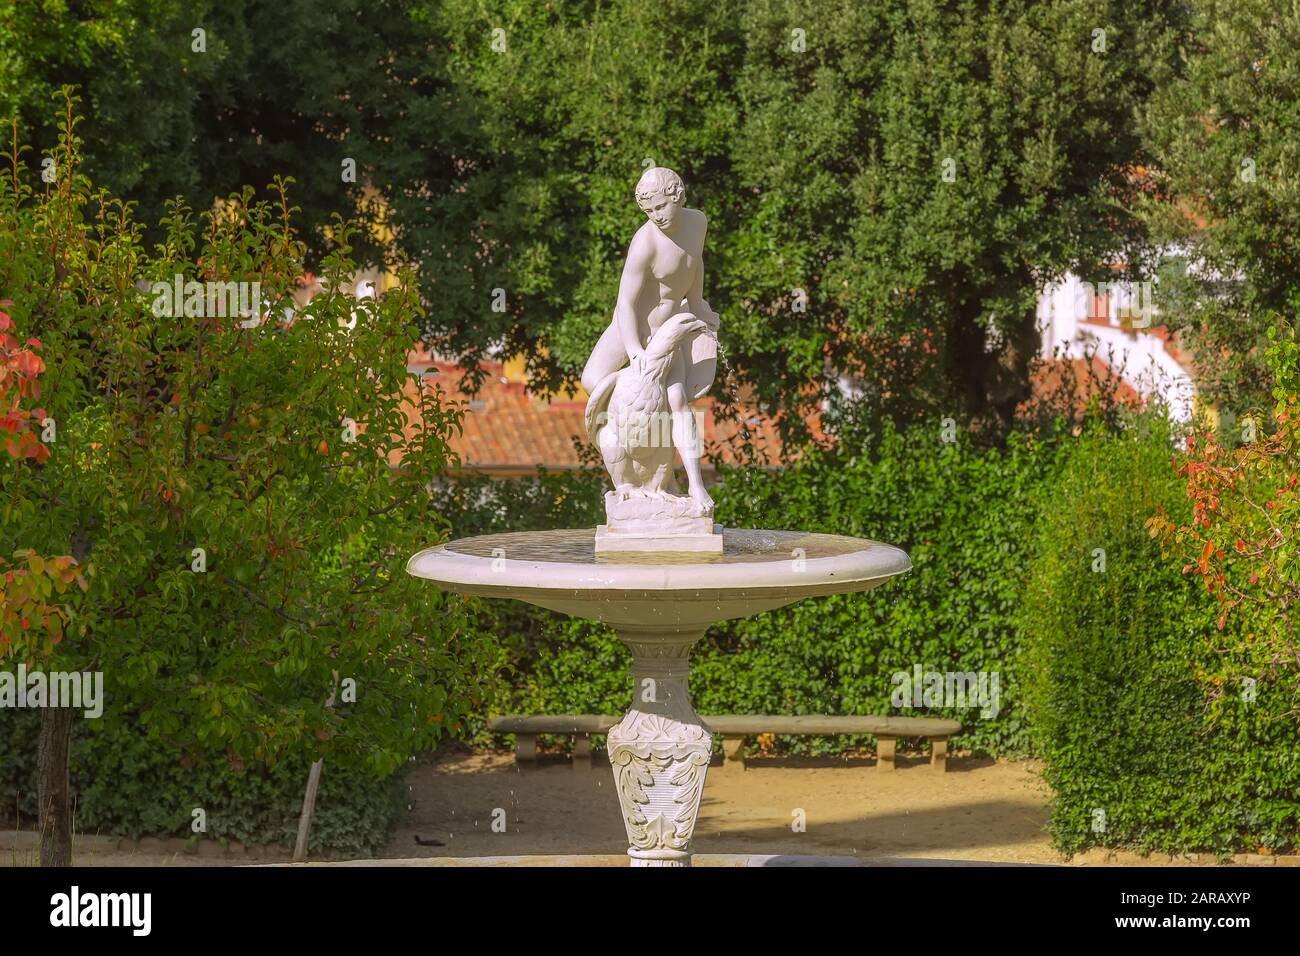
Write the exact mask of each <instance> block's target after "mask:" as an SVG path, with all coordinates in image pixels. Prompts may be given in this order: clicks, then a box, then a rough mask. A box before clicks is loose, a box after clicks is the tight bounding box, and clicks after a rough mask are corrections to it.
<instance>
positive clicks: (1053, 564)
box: [1019, 422, 1300, 854]
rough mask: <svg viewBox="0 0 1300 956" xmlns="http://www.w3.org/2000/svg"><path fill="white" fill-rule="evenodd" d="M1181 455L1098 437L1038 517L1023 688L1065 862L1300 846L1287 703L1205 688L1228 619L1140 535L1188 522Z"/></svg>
mask: <svg viewBox="0 0 1300 956" xmlns="http://www.w3.org/2000/svg"><path fill="white" fill-rule="evenodd" d="M1171 448H1172V445H1171V441H1170V435H1169V433H1168V430H1167V429H1165V428H1162V427H1160V426H1159V424H1157V423H1154V422H1146V423H1145V427H1141V428H1135V429H1134V430H1133V431H1131V432H1130V433H1128V434H1126V435H1123V436H1120V437H1114V436H1108V435H1104V434H1100V433H1098V432H1095V431H1094V432H1091V433H1089V434H1087V435H1085V436H1084V437H1083V439H1082V440H1081V441H1080V442H1079V444H1078V446H1077V447H1076V448H1075V449H1074V450H1073V451H1072V453H1071V455H1070V458H1069V462H1068V465H1067V467H1066V468H1065V469H1064V470H1063V472H1062V477H1061V480H1060V483H1059V485H1058V486H1057V487H1056V488H1055V489H1054V490H1053V497H1052V500H1051V501H1050V502H1045V507H1044V509H1043V520H1042V523H1041V525H1040V527H1039V529H1038V534H1037V546H1036V557H1035V558H1034V561H1033V563H1032V566H1031V574H1030V577H1029V581H1028V584H1027V588H1026V591H1025V594H1024V598H1023V600H1022V601H1021V605H1020V608H1021V610H1020V615H1019V619H1020V629H1021V631H1022V633H1024V634H1025V635H1027V637H1028V640H1027V641H1026V645H1025V648H1024V654H1023V667H1022V672H1023V673H1024V674H1025V675H1026V682H1025V689H1026V692H1027V697H1026V704H1027V707H1028V710H1029V713H1030V715H1031V718H1032V723H1033V726H1034V737H1035V742H1036V744H1037V748H1038V750H1039V751H1040V752H1041V754H1042V756H1043V758H1044V760H1045V762H1046V769H1045V776H1046V779H1047V780H1048V782H1049V783H1050V784H1051V786H1052V788H1053V790H1054V791H1055V797H1054V800H1053V805H1052V815H1051V823H1050V827H1051V832H1052V837H1053V840H1054V842H1055V844H1056V846H1057V847H1058V848H1059V849H1061V850H1063V851H1065V852H1067V853H1073V852H1078V851H1081V850H1084V849H1086V848H1088V847H1090V846H1106V847H1126V848H1132V849H1136V850H1139V851H1153V850H1161V851H1167V852H1193V851H1209V852H1215V853H1219V854H1228V853H1231V852H1234V851H1238V850H1246V851H1252V850H1255V849H1257V848H1260V847H1264V848H1268V849H1277V850H1283V849H1287V848H1291V847H1295V846H1297V833H1298V832H1300V800H1298V799H1297V797H1298V796H1300V736H1297V733H1296V721H1295V715H1294V714H1293V713H1289V712H1288V699H1289V698H1288V695H1287V693H1285V692H1284V688H1282V687H1280V686H1279V685H1278V684H1277V683H1269V682H1267V681H1264V680H1261V681H1260V683H1259V684H1258V685H1257V686H1256V687H1255V694H1256V696H1255V700H1254V701H1253V702H1251V701H1249V700H1247V699H1246V697H1247V696H1248V695H1246V694H1243V690H1244V688H1245V685H1244V684H1243V685H1242V686H1240V687H1218V688H1216V687H1213V686H1212V685H1209V684H1207V682H1206V680H1205V679H1204V671H1205V670H1208V669H1209V666H1210V663H1211V661H1212V660H1213V656H1214V651H1213V650H1212V647H1211V642H1210V637H1211V635H1212V634H1213V632H1214V627H1215V625H1214V617H1215V615H1216V613H1217V607H1216V606H1215V603H1214V601H1213V600H1212V599H1209V598H1208V597H1207V596H1206V595H1205V594H1204V593H1202V592H1201V591H1200V590H1198V588H1197V586H1196V584H1195V582H1194V581H1193V580H1191V579H1189V578H1187V577H1184V576H1183V575H1182V574H1180V573H1179V567H1178V565H1177V563H1176V560H1175V559H1174V558H1170V557H1165V556H1162V555H1161V553H1160V549H1159V546H1158V545H1157V544H1156V543H1155V542H1154V541H1153V540H1152V539H1151V538H1150V537H1149V535H1148V533H1147V531H1146V530H1145V528H1144V527H1143V525H1144V523H1145V521H1146V519H1147V518H1148V517H1150V516H1151V515H1153V514H1155V513H1156V511H1157V510H1158V509H1160V508H1164V509H1165V510H1166V511H1167V512H1170V513H1174V514H1177V513H1179V512H1180V511H1185V510H1186V509H1187V502H1186V496H1185V494H1184V490H1183V482H1181V481H1180V480H1179V479H1178V478H1177V477H1176V476H1175V475H1174V472H1173V470H1172V469H1171V468H1170V466H1169V459H1170V454H1171ZM1099 548H1100V549H1104V552H1105V555H1104V557H1105V565H1104V570H1099V571H1098V570H1094V562H1095V561H1096V560H1097V558H1096V554H1095V549H1099ZM1229 626H1232V625H1231V624H1230V625H1229ZM1216 691H1217V692H1218V695H1217V696H1218V706H1217V707H1216V708H1212V707H1211V706H1210V704H1209V701H1210V699H1211V697H1212V696H1213V695H1214V692H1216Z"/></svg>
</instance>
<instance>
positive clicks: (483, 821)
mask: <svg viewBox="0 0 1300 956" xmlns="http://www.w3.org/2000/svg"><path fill="white" fill-rule="evenodd" d="M948 768H949V769H948V772H947V773H943V774H940V773H934V772H932V771H931V770H930V767H929V763H928V760H927V759H926V758H923V757H916V758H907V757H902V756H900V757H899V759H898V769H897V770H895V771H894V772H893V773H885V772H880V771H877V770H876V768H875V761H874V760H871V759H856V758H849V759H841V758H814V757H798V758H794V757H792V758H780V759H778V758H770V759H761V758H760V759H751V760H750V761H749V762H748V767H747V769H745V770H744V771H740V770H734V769H730V768H724V767H723V766H722V765H721V763H720V761H718V760H717V759H715V761H714V765H713V766H711V767H710V768H709V773H708V778H707V780H706V782H705V787H704V797H703V800H702V801H701V805H700V818H699V822H698V824H697V825H696V828H695V841H694V842H695V845H694V849H695V852H697V853H789V854H799V855H850V854H861V855H865V856H873V857H877V856H906V857H912V858H941V859H964V860H986V861H1018V862H1034V863H1048V862H1060V860H1061V858H1060V857H1059V856H1058V855H1057V854H1055V853H1053V852H1052V851H1051V849H1050V848H1049V847H1048V844H1047V837H1046V835H1045V833H1044V829H1043V828H1044V826H1045V825H1046V823H1047V789H1046V786H1045V785H1044V784H1043V783H1042V782H1041V781H1040V779H1039V777H1038V775H1037V767H1036V766H1035V765H1034V764H1032V763H1029V762H1019V763H1009V762H994V761H992V760H950V761H949V764H948ZM407 786H408V790H407V792H408V797H409V799H408V806H409V810H408V811H407V813H406V814H405V815H404V817H403V818H402V819H401V820H400V821H399V824H398V828H397V830H396V832H395V834H394V836H393V839H392V840H391V841H390V842H389V845H388V848H387V850H386V852H385V854H384V855H385V856H386V857H388V858H409V857H422V856H502V855H510V856H513V855H523V854H555V853H610V852H621V851H622V850H624V849H626V846H627V842H626V840H627V838H626V834H625V833H624V830H623V820H622V816H621V815H620V813H619V809H618V802H617V797H616V795H615V793H614V781H613V776H612V774H611V773H610V770H609V764H608V762H607V759H606V758H605V756H604V754H602V753H596V754H593V759H592V769H591V770H590V771H589V772H583V771H575V770H574V769H573V768H572V767H571V766H570V764H569V763H568V761H567V760H564V759H563V758H552V759H551V760H547V759H546V758H543V761H542V763H541V765H540V766H538V767H537V768H535V769H529V768H526V767H521V766H520V765H518V764H516V763H515V762H514V758H513V756H512V755H510V754H495V753H486V754H485V753H462V754H448V755H445V756H441V757H439V758H438V759H437V760H435V761H432V762H430V763H427V764H420V765H417V766H416V767H415V768H413V770H412V772H411V774H410V776H409V777H408V780H407ZM498 808H500V809H501V810H504V811H505V816H504V820H505V832H504V833H501V832H494V831H493V828H492V823H493V818H494V811H495V810H497V809H498ZM799 810H802V811H803V814H802V816H803V818H804V819H805V820H806V829H805V830H804V831H803V832H796V831H795V829H794V823H795V822H796V811H799ZM496 818H497V819H501V815H500V814H499V813H498V814H496ZM498 829H500V826H499V825H498ZM417 836H418V837H420V839H421V840H427V839H437V840H440V841H442V842H443V843H445V844H446V845H445V846H442V847H427V846H421V845H419V844H417V843H416V839H415V838H416V837H417Z"/></svg>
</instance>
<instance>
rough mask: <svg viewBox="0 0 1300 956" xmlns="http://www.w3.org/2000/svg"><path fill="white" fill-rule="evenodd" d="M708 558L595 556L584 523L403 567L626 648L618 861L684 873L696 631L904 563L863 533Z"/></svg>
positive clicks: (706, 739)
mask: <svg viewBox="0 0 1300 956" xmlns="http://www.w3.org/2000/svg"><path fill="white" fill-rule="evenodd" d="M722 537H723V548H722V553H721V554H710V553H701V552H687V553H682V552H654V553H630V552H621V553H613V554H611V553H607V552H599V553H598V552H597V550H596V532H595V530H594V529H580V530H563V531H527V532H510V533H505V534H489V535H481V536H478V537H473V538H460V539H458V540H455V541H449V542H448V543H447V544H444V545H441V546H440V547H436V548H429V549H427V550H425V551H421V552H419V553H418V554H416V555H414V556H413V557H412V558H411V559H410V560H409V561H408V562H407V565H406V570H407V572H408V573H410V574H412V575H414V576H416V577H421V578H427V579H428V580H430V581H432V582H434V583H435V584H436V585H437V586H438V587H440V588H442V589H444V590H447V591H454V592H458V593H461V594H473V595H478V596H480V597H493V598H513V599H514V600H518V601H525V602H527V603H529V604H536V605H538V606H540V607H544V608H549V609H550V610H553V611H558V612H559V613H561V614H567V615H570V616H573V617H581V618H589V619H592V620H597V621H603V622H605V623H607V624H610V625H612V626H613V628H614V630H615V632H616V633H617V634H618V636H619V638H620V639H621V640H622V641H623V643H624V644H626V645H627V647H628V649H629V650H630V651H631V652H632V675H631V676H632V705H631V707H630V708H629V709H628V711H627V713H626V714H624V715H623V718H622V720H620V721H619V722H618V723H617V724H616V725H615V726H613V727H611V728H610V730H609V734H608V739H609V759H610V764H611V765H612V768H613V771H614V784H615V788H616V789H617V791H618V796H619V802H620V805H621V808H622V811H623V821H624V825H625V827H626V829H627V836H628V843H629V844H630V845H629V847H628V851H627V852H628V856H629V857H630V858H631V865H633V866H645V867H687V866H690V861H691V835H692V833H693V832H694V829H695V820H696V817H697V815H698V813H699V806H700V796H701V794H702V793H703V790H704V778H705V775H706V774H707V772H708V766H709V760H710V759H711V757H712V756H713V734H712V733H711V732H710V730H709V728H708V726H707V725H706V724H705V723H704V721H703V720H702V719H701V718H700V715H699V714H697V713H696V712H695V708H694V707H693V706H692V705H691V699H690V691H689V687H688V678H689V675H690V652H691V647H692V646H693V645H694V644H695V642H696V641H698V640H699V639H700V638H701V637H703V636H704V632H705V630H706V629H707V628H708V626H709V625H710V624H713V623H715V622H717V621H725V620H729V619H732V618H739V617H746V616H748V615H750V614H757V613H759V612H761V611H770V610H772V609H774V608H778V607H783V606H784V605H786V604H791V603H793V602H795V601H800V600H803V599H804V598H809V597H819V596H826V595H830V594H845V593H850V592H855V591H867V590H870V589H871V588H873V587H876V586H877V585H879V584H882V583H884V582H885V581H887V580H888V579H889V578H891V577H894V576H896V575H899V574H902V573H903V572H905V571H907V570H909V569H910V568H911V566H912V564H911V561H909V560H908V557H907V554H906V553H905V552H903V551H902V550H900V549H898V548H895V547H893V546H891V545H887V544H881V543H880V542H878V541H870V540H867V539H865V538H851V537H846V536H844V535H834V534H808V533H804V532H798V531H751V530H724V531H723V533H722Z"/></svg>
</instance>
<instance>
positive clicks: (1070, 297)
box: [1038, 275, 1194, 422]
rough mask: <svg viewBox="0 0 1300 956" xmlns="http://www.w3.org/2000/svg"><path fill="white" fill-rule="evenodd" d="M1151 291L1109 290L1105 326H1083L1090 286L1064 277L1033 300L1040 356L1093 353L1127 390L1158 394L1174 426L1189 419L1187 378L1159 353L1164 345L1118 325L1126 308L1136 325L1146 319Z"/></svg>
mask: <svg viewBox="0 0 1300 956" xmlns="http://www.w3.org/2000/svg"><path fill="white" fill-rule="evenodd" d="M1150 289H1151V287H1150V286H1149V285H1148V286H1146V288H1145V290H1144V289H1142V288H1141V287H1138V288H1134V289H1130V290H1125V289H1123V288H1122V287H1121V288H1113V289H1111V290H1110V291H1111V296H1110V325H1109V326H1103V325H1100V324H1098V323H1095V322H1086V321H1084V319H1085V318H1086V317H1087V316H1088V313H1089V311H1090V309H1091V308H1092V293H1093V289H1092V286H1091V285H1090V284H1088V283H1086V282H1084V281H1082V280H1081V279H1080V278H1079V277H1078V276H1075V275H1066V277H1065V278H1064V280H1062V281H1061V282H1059V283H1057V284H1055V285H1052V286H1049V287H1048V288H1047V289H1045V290H1044V291H1043V292H1042V293H1040V294H1039V297H1038V328H1039V332H1040V333H1041V335H1042V339H1043V345H1042V353H1041V354H1042V356H1043V357H1044V358H1050V357H1052V355H1054V354H1057V355H1060V356H1061V357H1063V358H1071V359H1079V358H1086V357H1087V356H1088V355H1090V354H1093V353H1094V352H1095V354H1096V355H1097V356H1098V357H1099V358H1101V359H1102V360H1104V361H1105V362H1106V364H1107V365H1110V366H1111V367H1112V368H1113V369H1114V370H1115V371H1116V372H1118V373H1119V374H1120V375H1121V376H1122V377H1123V379H1124V381H1125V382H1127V383H1128V384H1129V385H1130V386H1132V387H1133V388H1134V389H1135V390H1136V391H1138V392H1139V393H1141V394H1143V395H1152V394H1155V395H1158V396H1159V397H1160V398H1161V399H1162V400H1163V401H1164V403H1165V404H1166V405H1167V406H1168V407H1169V412H1170V415H1171V416H1172V417H1173V418H1175V419H1176V420H1178V421H1180V422H1186V421H1190V420H1191V417H1192V395H1193V392H1194V387H1193V384H1192V378H1191V376H1190V375H1189V374H1188V373H1187V371H1186V370H1185V369H1184V368H1183V367H1182V366H1181V365H1179V364H1178V362H1177V361H1176V360H1175V359H1174V357H1173V356H1172V355H1170V354H1169V352H1168V351H1166V350H1165V343H1164V341H1163V340H1162V339H1161V338H1160V337H1159V336H1157V335H1153V334H1151V333H1150V332H1149V331H1143V330H1142V329H1140V328H1130V329H1126V328H1123V327H1122V326H1121V323H1120V319H1119V315H1120V312H1121V311H1122V310H1124V309H1125V308H1126V307H1135V308H1136V309H1137V310H1138V311H1143V307H1144V306H1145V307H1146V309H1145V311H1144V314H1143V315H1141V316H1139V317H1138V319H1137V321H1138V323H1141V322H1143V321H1144V320H1145V321H1148V322H1149V323H1150V324H1153V325H1154V324H1158V320H1152V319H1151V315H1152V310H1151V309H1150V303H1151V296H1150Z"/></svg>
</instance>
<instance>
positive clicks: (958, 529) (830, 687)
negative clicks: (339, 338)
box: [438, 423, 1068, 755]
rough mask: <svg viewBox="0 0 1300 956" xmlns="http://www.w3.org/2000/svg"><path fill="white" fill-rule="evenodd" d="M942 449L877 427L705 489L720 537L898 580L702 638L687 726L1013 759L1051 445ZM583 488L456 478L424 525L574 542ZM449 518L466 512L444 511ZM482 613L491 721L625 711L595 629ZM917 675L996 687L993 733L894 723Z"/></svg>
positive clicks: (914, 711) (920, 435)
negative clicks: (855, 729) (805, 534)
mask: <svg viewBox="0 0 1300 956" xmlns="http://www.w3.org/2000/svg"><path fill="white" fill-rule="evenodd" d="M1067 437H1068V436H1067ZM943 438H944V436H943V433H942V429H941V427H940V426H939V424H938V423H936V424H935V427H934V428H913V429H910V430H908V431H906V432H896V431H894V430H893V429H891V428H888V427H886V428H885V430H884V431H883V432H882V433H881V434H880V435H879V436H877V437H876V438H874V439H872V440H870V442H869V446H860V447H859V449H858V450H857V453H856V454H833V453H823V454H813V455H810V456H809V457H808V458H806V459H805V460H803V461H801V462H799V463H798V464H795V465H792V466H791V467H789V468H787V469H786V470H784V471H782V472H779V473H775V472H765V471H762V470H758V469H735V470H728V471H726V472H725V473H724V474H723V475H722V477H721V481H720V482H719V484H718V485H717V486H716V487H715V488H714V489H712V491H713V494H714V497H715V499H716V500H717V502H718V515H719V520H721V521H722V522H723V523H724V524H727V525H731V526H735V527H766V528H776V529H799V530H807V531H822V532H836V533H843V534H851V535H861V536H865V537H871V538H876V539H879V540H882V541H887V542H889V543H891V544H897V545H899V546H900V547H902V548H904V549H905V550H907V552H908V553H909V554H910V555H911V558H912V563H913V570H912V571H911V572H910V573H909V574H907V575H905V576H903V577H902V578H901V579H898V580H895V581H893V582H890V583H887V584H885V585H883V586H882V587H880V588H879V589H877V590H875V591H872V592H869V593H867V594H865V595H850V596H841V597H832V598H819V599H816V600H810V601H804V602H801V603H799V604H795V605H793V606H790V607H787V608H783V609H781V610H778V611H773V612H770V613H768V614H763V615H759V616H758V617H754V618H749V619H745V620H741V621H729V622H725V623H722V624H718V625H715V626H714V627H713V628H711V629H710V631H709V634H708V636H707V637H706V638H705V640H704V641H702V642H701V644H700V645H699V647H698V648H697V650H696V653H695V656H694V668H693V671H692V676H691V694H692V698H693V699H694V702H695V704H696V707H697V708H698V709H699V710H700V711H701V712H703V713H769V714H890V713H893V714H900V715H902V714H909V715H929V716H944V717H952V718H955V719H957V720H960V721H962V723H963V726H964V730H963V733H962V734H961V735H960V736H959V737H958V738H955V740H954V746H956V747H966V748H971V749H973V750H975V751H977V752H979V753H991V754H1000V755H1014V754H1023V753H1025V752H1027V750H1028V748H1029V741H1028V736H1027V733H1026V728H1025V725H1024V720H1023V717H1022V715H1021V709H1020V707H1019V704H1018V697H1019V687H1018V682H1019V677H1018V674H1017V671H1016V667H1017V664H1016V656H1017V655H1016V653H1015V651H1016V648H1017V647H1018V645H1019V642H1020V636H1019V633H1018V631H1017V627H1016V623H1015V609H1016V605H1017V603H1018V600H1019V596H1020V592H1021V587H1022V577H1023V570H1024V567H1025V564H1026V561H1027V559H1028V554H1029V551H1028V549H1029V542H1030V540H1031V538H1032V531H1033V525H1034V521H1035V519H1036V511H1035V507H1036V506H1035V492H1036V490H1037V489H1038V488H1039V487H1041V486H1043V485H1044V484H1051V483H1053V482H1054V480H1055V475H1056V472H1057V469H1058V457H1059V449H1060V440H1059V439H1057V438H1049V439H1037V440H1035V439H1033V438H1030V437H1028V436H1025V435H1013V436H1012V439H1011V441H1010V443H1009V444H1008V446H1007V447H1006V448H1004V449H1000V450H999V449H978V448H975V447H974V446H973V445H972V444H971V443H970V442H968V441H967V440H966V438H965V437H964V436H959V439H958V441H956V442H945V441H944V440H943ZM577 480H579V481H582V482H589V481H590V480H591V478H590V476H583V477H581V478H579V479H577ZM545 481H546V482H552V483H553V482H555V476H549V477H548V478H546V479H545ZM594 487H595V488H596V489H597V493H596V494H594V495H592V496H591V497H583V496H579V495H573V494H564V495H561V494H558V493H556V491H555V486H554V485H552V486H551V487H550V493H549V494H532V495H523V494H521V493H520V492H519V490H518V489H517V488H510V487H509V485H508V484H507V483H489V482H487V481H486V480H481V479H465V480H464V483H463V484H462V485H461V486H459V487H457V488H455V490H454V491H453V488H452V486H448V488H446V489H444V495H445V496H446V500H443V501H440V502H439V503H438V508H439V511H440V513H442V514H445V515H447V516H448V517H449V520H450V521H451V524H452V527H453V528H454V529H455V531H456V533H457V534H458V535H459V534H470V533H483V532H487V531H497V530H504V529H505V527H506V526H507V525H509V524H512V523H515V519H516V518H519V519H520V520H519V524H520V525H521V526H522V527H561V526H568V527H581V526H584V525H594V524H595V523H596V522H597V520H598V518H599V501H600V498H599V493H598V490H599V488H600V483H599V476H597V481H596V484H595V486H594ZM521 501H531V502H533V503H534V504H536V505H538V506H539V507H540V508H542V509H543V511H545V512H547V513H545V514H542V515H540V516H539V515H536V514H529V515H523V516H521V515H520V513H519V511H518V510H514V511H512V510H511V508H512V507H515V508H517V506H518V504H519V503H520V502H521ZM463 502H472V503H473V508H472V509H468V508H464V507H460V508H458V503H463ZM552 502H554V503H555V504H554V506H552V504H551V503H552ZM584 509H585V510H584ZM506 514H510V515H512V518H511V519H509V520H507V519H506V518H504V515H506ZM481 614H482V618H481V621H482V626H483V627H484V628H486V629H490V630H491V631H493V632H494V633H497V634H498V635H500V636H501V639H502V641H503V642H504V643H505V644H506V645H507V646H508V647H509V653H510V657H511V661H512V665H513V666H512V669H511V671H510V673H509V675H508V677H509V681H508V686H507V687H506V689H505V691H504V693H503V695H502V696H501V697H500V698H498V699H497V700H496V701H495V703H494V707H493V711H494V712H495V713H571V712H575V711H577V712H605V713H622V711H623V710H624V709H626V707H627V703H628V701H629V700H630V699H631V694H632V688H631V687H630V685H629V683H628V680H629V678H628V655H627V652H626V650H625V649H624V648H623V646H622V644H621V643H619V641H618V640H617V639H616V638H615V637H614V636H613V633H612V631H611V630H610V629H609V628H607V627H604V626H602V625H598V624H593V623H591V622H585V621H572V620H566V619H562V618H559V617H558V616H557V615H554V614H551V613H550V612H546V611H537V610H533V609H527V608H524V607H523V606H522V605H519V604H517V603H515V602H498V601H485V602H483V603H482V604H481ZM917 664H920V665H922V666H923V668H924V669H925V670H928V671H929V670H933V671H939V672H949V671H956V672H966V671H974V672H979V671H985V672H994V673H997V674H998V675H999V680H1000V696H1001V701H1000V709H999V712H998V714H997V716H996V718H993V719H984V718H981V717H980V714H979V710H978V708H973V707H972V708H966V709H956V708H943V707H936V708H903V709H899V708H895V707H893V706H892V704H891V699H890V698H891V694H892V691H893V685H892V684H891V681H890V678H891V675H892V674H894V673H895V672H899V671H906V672H909V673H910V672H911V671H912V669H913V667H914V665H917ZM480 739H481V740H487V739H488V738H487V737H486V736H483V737H480ZM873 742H874V741H873V740H872V738H871V737H861V738H845V737H826V738H820V737H789V738H779V740H778V744H779V746H780V747H781V748H782V749H784V750H786V751H788V752H795V753H815V754H827V753H838V752H842V751H843V750H845V749H846V748H853V747H858V746H865V745H868V744H871V743H873Z"/></svg>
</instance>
